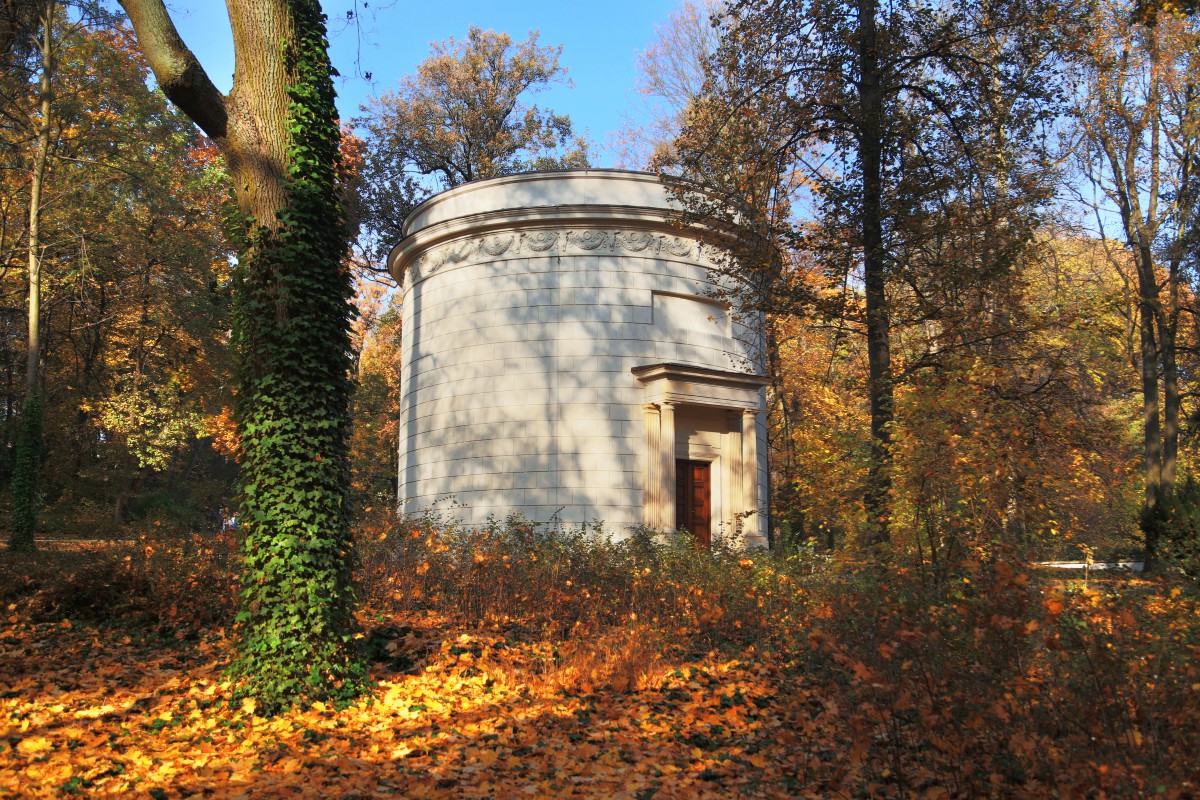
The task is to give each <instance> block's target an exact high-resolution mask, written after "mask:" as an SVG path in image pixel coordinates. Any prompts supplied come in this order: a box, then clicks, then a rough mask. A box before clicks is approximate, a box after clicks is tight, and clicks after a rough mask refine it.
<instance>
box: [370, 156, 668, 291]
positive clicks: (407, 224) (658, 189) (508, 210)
mask: <svg viewBox="0 0 1200 800" xmlns="http://www.w3.org/2000/svg"><path fill="white" fill-rule="evenodd" d="M680 210H681V209H680V205H679V203H678V202H677V201H676V200H675V199H674V198H673V197H672V194H671V192H670V191H668V190H667V188H666V186H665V185H664V184H663V182H662V179H661V178H660V177H659V176H658V175H655V174H652V173H648V172H636V171H632V170H620V169H569V170H543V171H539V172H522V173H518V174H516V175H505V176H502V177H499V178H488V179H486V180H479V181H472V182H470V183H465V184H463V185H461V186H456V187H454V188H453V189H448V190H446V191H444V192H441V193H440V194H436V195H434V196H433V197H430V198H429V199H427V200H425V201H424V202H423V203H421V204H420V205H418V206H417V207H416V208H415V209H413V211H412V212H411V213H410V214H409V215H408V218H407V219H405V221H404V237H403V238H402V239H401V240H400V241H399V242H397V243H396V245H395V246H394V247H393V248H392V250H391V252H390V253H389V254H388V259H387V265H388V269H389V270H390V271H391V272H392V273H393V275H395V274H396V273H397V272H400V271H402V269H403V267H404V266H407V263H408V262H409V261H410V259H411V257H412V256H413V255H415V254H416V253H417V252H419V251H421V250H424V249H426V248H428V247H431V246H433V245H434V244H436V243H438V242H441V241H445V240H447V239H451V238H454V237H456V236H459V235H461V234H462V233H464V232H467V231H470V230H479V231H480V232H485V231H487V230H488V229H494V228H495V227H498V226H500V225H504V224H513V223H517V224H521V223H525V224H529V223H531V222H532V223H534V224H536V221H537V220H541V221H543V224H545V223H546V222H549V221H551V220H557V221H566V220H571V221H572V222H575V223H576V224H578V223H580V222H583V221H584V220H586V219H588V218H605V219H609V220H613V221H617V220H623V221H626V222H634V220H637V221H638V222H640V223H641V225H642V226H644V225H647V224H648V223H649V224H650V225H652V226H654V227H658V226H660V225H663V224H665V223H666V222H667V220H668V219H669V218H670V217H671V216H673V214H675V213H678V212H679V211H680ZM655 223H657V224H655ZM635 224H636V223H635Z"/></svg>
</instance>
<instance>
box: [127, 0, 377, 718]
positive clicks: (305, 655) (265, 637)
mask: <svg viewBox="0 0 1200 800" xmlns="http://www.w3.org/2000/svg"><path fill="white" fill-rule="evenodd" d="M121 2H122V5H123V6H124V7H125V9H126V11H127V12H128V13H129V17H130V19H131V20H132V21H133V25H134V30H135V31H136V33H137V36H138V40H139V42H140V43H141V45H142V48H143V51H144V52H145V54H146V57H147V60H148V61H149V63H150V67H151V69H152V70H153V71H154V74H155V77H156V78H157V79H158V82H159V85H160V86H161V87H162V89H163V91H164V92H165V93H166V95H167V97H168V98H169V99H170V100H171V101H172V102H174V103H175V104H176V105H178V106H179V107H180V108H181V109H182V110H183V111H184V113H186V114H188V115H189V116H190V117H191V118H192V119H193V120H195V122H196V124H198V125H199V126H200V127H201V128H202V129H203V130H204V131H205V132H206V133H207V134H208V135H209V136H211V137H212V138H213V139H214V140H215V141H216V143H217V145H218V147H219V148H220V150H221V152H222V154H223V155H224V157H225V160H226V164H227V165H228V167H229V172H230V175H231V177H232V178H233V183H234V189H235V192H236V196H237V201H238V206H239V209H240V211H241V214H242V217H243V222H244V226H243V231H242V236H243V239H242V242H241V243H240V247H239V258H238V262H239V263H238V268H237V272H236V273H235V303H234V306H235V315H234V343H235V348H236V350H237V362H238V385H239V391H238V428H239V433H240V434H241V441H242V445H243V459H242V474H241V480H240V486H241V492H240V503H241V508H240V516H241V518H242V519H243V520H244V522H245V524H244V525H243V526H242V531H243V532H244V538H243V546H242V593H241V612H240V613H239V616H238V619H239V632H240V641H239V654H238V657H237V659H236V660H235V662H234V664H233V665H232V667H231V673H232V677H234V678H235V680H237V681H238V687H239V688H238V690H237V693H238V695H239V696H244V697H254V698H256V699H257V700H258V703H259V708H260V709H262V710H263V711H265V712H268V713H270V712H275V711H279V710H282V709H284V708H287V707H290V706H292V705H296V704H300V705H305V704H308V703H311V702H313V701H316V700H328V699H334V700H348V699H350V698H352V697H354V696H356V695H357V694H358V693H359V692H361V690H362V688H363V687H364V685H365V681H366V671H365V668H364V666H363V663H362V661H361V657H360V655H359V653H358V651H357V649H356V647H355V645H354V642H353V639H352V637H351V635H350V633H351V631H352V629H353V627H354V617H353V606H354V602H355V601H354V593H353V588H352V586H351V582H350V567H351V564H352V563H353V548H352V541H351V536H350V529H349V515H348V514H349V512H348V492H349V464H348V441H347V440H348V434H349V415H348V407H349V399H350V392H351V384H350V378H349V368H350V352H351V347H350V338H349V316H350V305H349V299H350V281H349V273H348V271H347V269H346V268H345V264H344V260H343V259H344V257H345V255H346V248H347V245H348V232H347V229H346V226H345V224H344V221H343V216H342V210H341V207H340V201H339V197H340V195H339V192H338V191H337V184H336V174H337V167H338V161H339V154H338V144H339V137H340V134H339V130H338V126H337V111H336V108H335V107H334V91H333V83H332V75H333V68H332V66H331V65H330V63H329V60H328V52H327V50H328V46H327V42H326V39H325V17H324V15H323V14H322V13H321V9H320V4H319V3H318V2H317V0H227V7H228V10H229V19H230V23H231V25H232V29H233V39H234V50H235V58H236V60H235V69H234V80H233V88H232V89H231V90H230V92H229V94H228V95H227V96H222V95H221V94H220V92H218V91H217V89H216V88H215V87H214V86H213V84H212V82H211V81H210V80H209V78H208V76H207V75H206V74H205V73H204V70H203V69H202V68H201V66H200V64H199V63H198V62H197V60H196V58H195V56H194V55H193V54H192V53H191V51H189V50H188V49H187V46H186V45H185V44H184V43H183V41H182V40H181V39H180V37H179V34H178V32H177V31H176V29H175V27H174V24H173V23H172V22H171V18H170V16H169V15H168V14H167V12H166V9H165V8H164V6H163V2H162V0H121Z"/></svg>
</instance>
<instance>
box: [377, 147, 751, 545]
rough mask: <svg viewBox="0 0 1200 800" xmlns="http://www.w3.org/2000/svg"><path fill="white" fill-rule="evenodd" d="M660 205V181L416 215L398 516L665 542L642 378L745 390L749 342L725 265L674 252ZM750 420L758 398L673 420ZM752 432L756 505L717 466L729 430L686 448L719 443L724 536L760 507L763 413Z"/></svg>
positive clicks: (678, 241) (679, 248)
mask: <svg viewBox="0 0 1200 800" xmlns="http://www.w3.org/2000/svg"><path fill="white" fill-rule="evenodd" d="M669 206H670V201H669V198H668V197H667V195H666V193H665V192H664V191H663V189H662V187H661V186H660V185H659V183H658V181H657V179H656V178H655V177H654V176H649V175H642V174H640V173H626V172H616V171H605V170H586V171H569V172H553V173H531V174H526V175H520V176H512V177H508V178H501V179H496V180H493V181H483V182H479V183H475V184H468V185H466V186H463V187H459V188H458V189H455V190H451V191H450V192H446V193H443V194H441V195H438V196H437V197H435V198H433V199H431V200H430V201H428V202H427V203H426V204H425V205H424V206H422V207H421V208H419V209H417V211H416V212H415V213H414V214H413V215H412V216H411V217H410V219H409V222H408V224H407V225H406V231H405V233H406V236H405V239H404V240H403V241H402V242H401V243H400V245H399V246H398V247H397V248H396V250H395V252H394V253H393V257H392V260H391V267H392V271H393V274H394V275H395V276H396V278H397V280H398V281H400V283H401V286H402V291H403V293H404V295H403V307H402V314H403V320H404V322H403V379H402V404H401V426H400V428H401V441H400V475H399V496H400V501H401V508H402V510H404V511H408V512H420V511H425V510H428V509H430V508H440V509H442V510H447V511H452V513H453V516H455V517H458V518H460V519H462V520H463V521H464V522H465V523H467V524H482V523H484V522H485V521H486V520H487V518H488V517H489V516H495V517H499V518H503V517H504V516H505V515H507V514H508V513H510V512H512V511H517V512H520V513H522V514H524V515H525V516H526V517H528V518H530V519H532V520H535V521H538V522H548V521H553V520H558V521H561V522H563V523H567V524H578V523H583V522H594V521H603V523H604V524H605V527H606V529H608V530H610V531H612V532H614V533H617V534H620V533H621V532H623V531H624V530H626V529H627V528H628V527H630V526H634V525H638V524H642V523H643V522H652V523H657V524H658V526H660V527H672V525H671V523H672V522H673V517H672V518H671V519H669V520H668V519H664V514H665V511H663V506H664V505H665V504H667V503H668V502H670V500H671V498H669V497H658V495H661V494H662V493H663V492H662V491H657V492H655V491H652V492H650V493H649V494H648V493H647V492H646V481H647V480H648V478H647V475H648V474H650V473H649V471H648V464H649V463H650V460H651V459H650V458H649V457H648V454H647V447H648V431H647V425H648V424H649V423H648V422H647V420H648V419H649V416H648V415H647V387H646V385H644V384H643V382H641V381H639V379H638V377H637V376H636V375H635V374H634V373H633V370H635V369H637V368H643V367H646V366H648V365H654V364H679V365H690V366H695V367H702V368H707V369H710V370H715V371H720V372H731V373H747V372H752V371H753V370H752V354H753V351H754V348H753V346H752V345H753V340H754V336H753V334H754V331H753V330H752V329H750V328H747V327H745V326H743V325H742V324H741V323H740V322H739V321H738V320H736V319H733V318H731V315H730V313H729V311H728V309H727V308H726V307H725V306H724V305H723V304H721V303H719V302H716V301H714V300H713V299H711V298H712V295H713V290H714V288H715V287H713V286H712V285H710V284H709V282H708V280H709V269H710V267H711V266H712V261H711V259H712V258H713V257H714V252H713V251H712V250H711V248H710V247H709V246H708V245H705V244H703V243H702V242H701V241H700V240H699V238H698V237H693V236H688V235H680V231H679V230H678V229H677V228H676V227H674V226H673V225H672V223H671V222H669V220H668V218H667V217H668V213H669ZM751 394H752V399H751ZM685 400H686V398H685ZM751 403H753V405H754V409H755V410H761V407H762V398H761V391H760V390H759V389H758V388H757V387H754V388H753V391H752V392H750V393H744V394H743V396H739V398H737V399H735V400H733V401H730V402H729V403H727V404H726V405H725V406H720V407H718V406H711V407H703V408H700V407H697V408H691V407H688V408H685V409H682V411H687V412H688V413H690V414H691V417H695V418H712V417H713V415H714V414H715V415H717V416H719V417H721V418H722V420H723V419H724V417H729V418H730V419H733V417H732V416H730V415H740V414H741V413H742V412H743V411H744V410H745V408H746V407H748V406H749V405H750V404H751ZM654 409H657V406H654V407H653V408H652V409H651V410H654ZM688 413H684V414H683V418H687V417H688ZM722 415H724V416H722ZM740 420H741V417H740V416H738V421H735V422H731V423H730V424H731V425H733V427H736V428H738V430H739V432H740V430H741V427H740V426H741V424H742V423H741V422H740ZM655 424H657V423H655ZM714 424H715V425H716V427H717V428H720V430H714V427H713V426H714ZM754 424H755V428H756V434H755V437H754V438H755V448H754V450H755V451H756V452H755V458H754V461H755V462H756V463H755V466H754V469H753V473H754V475H753V478H752V479H751V480H750V482H749V484H748V485H750V486H752V487H753V488H752V490H751V494H752V495H753V497H752V498H742V496H741V493H740V491H735V488H736V489H740V484H739V486H738V487H733V483H734V482H738V481H741V480H742V477H741V476H742V475H743V473H744V474H749V471H743V470H742V468H741V466H740V464H735V463H734V461H735V459H733V458H732V457H731V456H729V455H728V454H726V456H725V461H724V462H721V461H720V456H719V450H720V448H719V447H718V448H717V449H715V450H712V449H711V442H712V441H714V439H713V437H714V436H716V437H717V438H718V439H720V437H726V439H727V438H728V437H729V436H731V435H733V434H732V433H731V432H730V429H728V427H727V426H726V427H722V426H724V422H722V421H720V420H718V421H717V422H716V423H712V424H709V425H708V427H707V428H706V429H704V430H699V429H697V430H693V431H692V432H691V434H690V436H692V437H695V438H696V440H697V442H699V440H700V439H706V440H707V441H709V445H708V446H709V447H710V450H708V451H704V452H706V453H709V455H708V456H705V458H706V459H712V460H713V464H714V467H713V468H714V470H716V471H717V478H719V488H720V489H721V491H718V492H717V493H716V494H717V498H716V499H714V507H713V512H714V513H713V518H714V519H713V528H714V531H713V532H714V534H716V535H720V533H721V530H722V529H723V528H722V523H724V527H725V528H728V527H730V526H731V525H732V523H733V518H734V517H735V516H736V515H737V514H741V513H744V512H745V510H747V509H745V508H743V506H748V507H753V508H755V509H760V510H761V509H765V507H766V462H765V454H766V440H765V426H764V423H763V420H762V415H761V414H758V415H757V417H756V419H755V423H754ZM694 427H695V426H694V425H693V428H694ZM703 427H704V426H703V425H702V426H701V428H703ZM682 430H685V429H683V428H681V431H682ZM706 431H707V432H706ZM739 435H740V433H739ZM688 436H689V434H687V433H683V434H682V437H683V438H682V439H679V440H677V441H676V445H677V447H676V450H678V451H680V452H683V453H684V455H681V456H680V457H681V458H686V457H687V455H686V453H687V452H688V444H687V442H688ZM739 442H740V439H739ZM664 446H665V445H664ZM737 446H738V447H739V448H740V443H738V444H737ZM730 449H731V447H726V450H730ZM697 452H700V451H699V450H697ZM714 453H717V454H718V455H716V456H714V455H712V454H714ZM655 457H657V454H655ZM739 457H740V453H739ZM735 472H736V474H735ZM653 480H656V481H658V484H656V486H658V485H660V484H662V482H663V481H664V480H665V476H664V475H659V476H658V477H657V478H654V479H653ZM735 495H736V496H737V497H736V498H735ZM651 496H655V497H657V500H655V501H654V502H656V503H657V505H656V507H655V508H654V509H653V510H651V511H649V512H648V511H647V505H648V503H649V502H651ZM739 504H740V505H739ZM664 523H665V524H664ZM754 527H755V530H757V525H756V526H754Z"/></svg>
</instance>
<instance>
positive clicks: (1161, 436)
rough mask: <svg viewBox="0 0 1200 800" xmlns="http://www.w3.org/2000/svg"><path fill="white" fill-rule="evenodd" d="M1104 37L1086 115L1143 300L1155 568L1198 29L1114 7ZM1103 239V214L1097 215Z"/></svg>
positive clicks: (1109, 6) (1186, 251) (1100, 179)
mask: <svg viewBox="0 0 1200 800" xmlns="http://www.w3.org/2000/svg"><path fill="white" fill-rule="evenodd" d="M1099 10H1100V14H1099V15H1098V22H1099V24H1098V25H1097V29H1096V35H1094V36H1092V37H1089V38H1088V39H1087V40H1086V41H1085V42H1084V43H1083V44H1082V45H1081V47H1080V53H1079V56H1080V64H1081V68H1082V71H1083V77H1084V80H1085V86H1086V89H1085V92H1084V93H1083V94H1082V95H1081V96H1080V98H1079V101H1078V105H1077V107H1076V115H1075V116H1076V119H1077V121H1078V124H1079V128H1080V131H1081V132H1082V139H1083V147H1082V148H1081V151H1080V152H1081V158H1082V163H1083V167H1084V169H1085V174H1086V175H1087V176H1088V178H1089V179H1090V180H1091V182H1092V184H1093V185H1094V186H1095V187H1096V188H1097V190H1098V191H1099V193H1100V194H1101V195H1102V196H1103V198H1104V199H1105V201H1106V203H1105V205H1106V206H1107V208H1114V209H1116V212H1117V214H1116V216H1117V220H1118V223H1117V226H1118V227H1119V229H1120V234H1119V236H1120V241H1121V242H1122V243H1123V244H1124V248H1119V249H1122V250H1123V251H1124V252H1120V253H1114V264H1115V265H1117V266H1124V265H1125V263H1126V257H1128V261H1132V264H1133V271H1134V275H1133V285H1134V286H1135V287H1136V293H1137V298H1138V333H1139V342H1140V347H1139V362H1140V367H1141V391H1142V434H1143V436H1142V442H1143V451H1144V465H1145V498H1144V503H1143V512H1142V531H1143V535H1144V537H1145V548H1146V566H1147V568H1148V569H1152V568H1153V567H1154V564H1155V560H1156V558H1157V550H1158V539H1159V536H1160V534H1161V532H1162V528H1163V525H1164V524H1165V521H1166V516H1167V512H1168V507H1169V501H1170V498H1171V495H1172V492H1173V489H1174V486H1175V477H1176V469H1177V462H1178V455H1179V434H1180V405H1181V400H1182V393H1181V390H1180V370H1179V366H1178V364H1177V361H1178V352H1179V349H1178V341H1177V339H1178V331H1179V322H1180V312H1181V305H1180V292H1181V288H1182V287H1183V284H1184V270H1185V268H1186V267H1188V266H1189V265H1190V262H1192V261H1193V260H1194V253H1193V252H1192V250H1193V248H1194V243H1193V242H1191V241H1190V237H1191V236H1193V235H1194V229H1195V227H1196V224H1197V218H1196V214H1197V210H1198V209H1197V203H1198V201H1200V175H1197V169H1200V160H1198V159H1200V78H1198V75H1200V55H1198V54H1200V27H1198V26H1197V23H1196V22H1195V21H1194V20H1190V19H1184V18H1180V17H1177V16H1175V15H1171V14H1165V13H1162V14H1156V15H1150V16H1148V17H1145V18H1144V22H1142V23H1139V24H1134V25H1131V24H1129V19H1130V18H1131V17H1132V16H1133V15H1134V13H1135V11H1136V9H1135V7H1134V5H1133V4H1129V3H1124V2H1104V3H1101V4H1100V6H1099ZM1097 221H1098V222H1099V224H1100V227H1101V229H1102V231H1103V229H1104V228H1105V224H1104V222H1105V209H1104V208H1101V207H1100V206H1097Z"/></svg>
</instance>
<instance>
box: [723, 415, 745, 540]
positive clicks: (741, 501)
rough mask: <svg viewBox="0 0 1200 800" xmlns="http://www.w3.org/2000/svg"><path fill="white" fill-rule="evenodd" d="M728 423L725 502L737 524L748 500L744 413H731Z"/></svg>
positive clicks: (728, 512) (727, 510) (729, 513)
mask: <svg viewBox="0 0 1200 800" xmlns="http://www.w3.org/2000/svg"><path fill="white" fill-rule="evenodd" d="M728 423H729V437H728V439H727V444H726V446H725V447H724V451H725V454H726V455H725V473H726V475H727V478H726V480H725V485H726V486H727V487H729V488H728V489H726V490H725V491H727V492H728V494H727V499H726V501H725V510H726V513H727V514H728V515H729V516H730V518H731V521H732V522H733V523H734V524H737V520H738V519H739V517H740V516H741V514H742V512H743V511H745V510H746V498H745V497H743V496H742V495H743V491H742V489H743V479H742V469H743V465H742V413H741V412H740V411H738V412H735V413H731V414H730V415H729V418H728Z"/></svg>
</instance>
